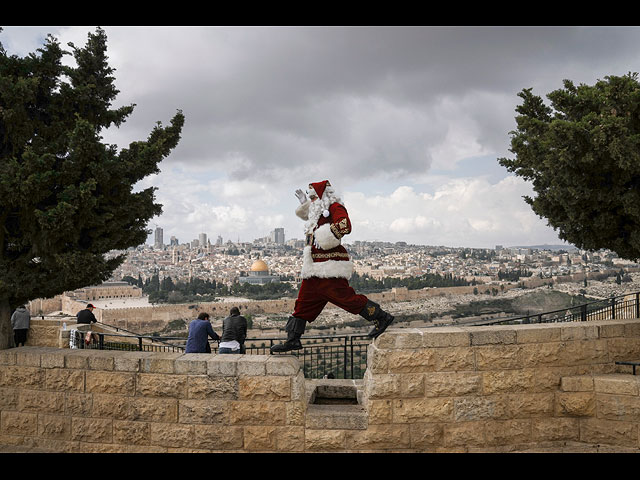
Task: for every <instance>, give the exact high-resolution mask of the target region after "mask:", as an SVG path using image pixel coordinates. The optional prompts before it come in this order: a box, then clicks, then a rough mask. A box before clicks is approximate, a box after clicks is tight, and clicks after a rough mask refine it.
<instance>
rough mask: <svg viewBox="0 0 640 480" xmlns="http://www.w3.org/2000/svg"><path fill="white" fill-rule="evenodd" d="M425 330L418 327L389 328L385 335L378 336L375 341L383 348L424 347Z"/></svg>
mask: <svg viewBox="0 0 640 480" xmlns="http://www.w3.org/2000/svg"><path fill="white" fill-rule="evenodd" d="M423 332H424V331H423V330H421V329H417V328H403V329H401V330H389V331H387V332H385V335H382V336H380V337H378V338H377V339H376V340H375V343H376V344H377V345H378V347H379V348H382V349H412V348H422V346H423V344H422V337H423V335H424V333H423Z"/></svg>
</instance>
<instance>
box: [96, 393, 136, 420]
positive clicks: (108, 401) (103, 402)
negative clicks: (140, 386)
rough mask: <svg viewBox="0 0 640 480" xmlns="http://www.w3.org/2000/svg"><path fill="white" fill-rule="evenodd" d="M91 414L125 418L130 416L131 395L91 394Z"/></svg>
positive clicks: (100, 416) (101, 416)
mask: <svg viewBox="0 0 640 480" xmlns="http://www.w3.org/2000/svg"><path fill="white" fill-rule="evenodd" d="M91 416H92V417H99V418H113V419H119V420H127V419H129V418H130V417H131V397H125V396H122V395H101V394H98V393H96V394H93V399H92V408H91Z"/></svg>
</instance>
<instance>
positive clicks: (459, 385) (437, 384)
mask: <svg viewBox="0 0 640 480" xmlns="http://www.w3.org/2000/svg"><path fill="white" fill-rule="evenodd" d="M423 378H424V392H425V396H427V397H454V396H462V395H474V394H478V395H479V394H480V393H481V392H482V375H481V374H477V373H474V372H434V373H425V374H424V377H423Z"/></svg>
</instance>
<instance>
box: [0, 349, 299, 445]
mask: <svg viewBox="0 0 640 480" xmlns="http://www.w3.org/2000/svg"><path fill="white" fill-rule="evenodd" d="M0 399H1V403H0V409H1V412H0V444H2V445H9V446H22V447H25V448H28V447H30V448H37V449H38V450H40V451H42V450H48V451H55V452H200V451H202V452H228V451H269V452H270V451H274V452H278V451H300V450H302V449H303V448H304V418H305V408H306V402H305V400H306V398H305V389H304V376H303V374H302V372H301V370H300V366H299V364H298V361H297V360H296V359H295V358H293V357H288V356H268V355H242V356H240V355H210V354H179V353H175V354H171V353H169V354H161V353H145V352H109V351H97V350H64V351H63V350H59V349H55V348H46V347H44V348H38V347H21V348H15V349H9V350H3V351H0Z"/></svg>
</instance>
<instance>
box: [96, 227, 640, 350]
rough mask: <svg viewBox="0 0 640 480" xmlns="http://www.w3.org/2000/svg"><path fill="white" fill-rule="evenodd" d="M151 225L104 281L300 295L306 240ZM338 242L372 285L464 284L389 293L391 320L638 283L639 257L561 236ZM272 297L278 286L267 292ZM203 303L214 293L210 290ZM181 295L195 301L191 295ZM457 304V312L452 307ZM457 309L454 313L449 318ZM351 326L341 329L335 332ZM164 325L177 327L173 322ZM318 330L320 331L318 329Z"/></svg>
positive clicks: (414, 320) (552, 303)
mask: <svg viewBox="0 0 640 480" xmlns="http://www.w3.org/2000/svg"><path fill="white" fill-rule="evenodd" d="M153 233H154V236H153V240H154V242H153V244H143V245H140V246H138V247H136V248H130V249H128V250H127V251H126V252H122V251H114V252H112V254H113V255H116V254H123V253H124V254H126V259H125V261H124V262H123V263H122V265H121V266H120V267H118V268H117V269H116V270H115V271H114V272H113V274H112V276H111V278H110V279H109V281H108V282H123V281H128V282H129V283H131V284H133V285H137V286H140V287H143V286H144V284H145V283H149V280H150V279H151V278H153V277H154V276H156V278H157V280H158V281H159V282H161V283H162V282H163V280H165V279H169V278H170V280H171V283H172V284H175V283H177V282H189V281H190V280H191V279H200V280H203V281H208V282H211V283H212V284H216V285H218V286H220V285H225V286H227V287H228V290H227V291H228V293H227V294H226V295H221V296H218V297H216V298H215V301H221V302H229V304H230V306H231V305H232V304H233V302H247V301H251V298H245V297H242V296H238V295H234V294H233V293H232V292H231V290H232V288H231V287H232V286H233V285H234V284H235V285H242V284H243V283H250V284H254V285H255V284H257V285H265V284H273V283H278V284H281V285H283V286H284V285H287V286H288V290H287V294H284V295H282V297H283V298H284V297H288V298H295V296H296V294H297V288H298V286H299V282H300V278H299V273H300V268H301V263H302V249H303V247H304V242H303V241H302V240H299V239H296V238H291V239H289V238H286V235H285V231H284V229H283V228H275V229H274V230H272V231H271V232H270V233H269V234H268V235H266V236H264V237H260V238H256V239H255V240H253V241H252V242H234V241H232V240H230V239H227V240H225V239H223V238H222V236H220V235H217V237H216V238H215V240H214V241H212V239H211V237H209V235H208V234H207V233H201V234H200V235H199V236H198V238H197V239H192V240H191V241H185V242H181V241H180V240H179V239H178V238H176V237H175V236H171V237H170V239H169V241H168V242H165V238H164V233H163V229H162V228H161V227H156V228H155V231H154V232H153ZM345 246H346V248H347V249H348V251H349V253H350V255H351V256H352V259H353V262H354V276H359V277H360V278H361V279H367V278H368V279H372V280H376V281H379V282H378V286H381V285H382V284H384V281H385V279H386V281H387V284H388V283H389V280H390V279H393V280H396V284H401V283H402V282H401V280H402V279H409V278H419V277H421V276H424V275H428V274H430V275H438V276H441V277H446V276H449V277H450V278H453V279H455V280H456V281H457V285H466V286H467V287H468V288H466V289H464V288H461V287H453V288H447V287H440V288H439V287H425V288H426V289H427V290H429V289H430V288H432V289H434V291H437V292H438V293H437V294H434V295H431V296H424V297H422V298H420V299H419V300H415V299H414V300H403V301H396V302H393V303H392V304H390V305H387V306H388V308H389V310H390V311H391V312H392V313H393V314H394V315H396V317H397V320H396V322H394V328H398V327H403V326H411V327H420V326H428V325H435V324H440V325H442V324H450V323H456V321H469V320H473V319H474V314H473V313H474V310H473V309H469V308H466V310H465V308H462V307H463V306H465V307H468V306H469V305H470V304H473V303H474V302H479V301H482V300H483V299H484V300H485V303H486V302H491V301H500V300H502V301H512V300H514V299H516V298H521V300H520V301H519V308H518V310H517V311H519V312H522V315H524V314H525V313H528V312H536V313H539V312H541V311H553V310H556V309H562V308H566V307H568V306H574V305H576V304H577V303H586V302H589V301H592V300H601V299H606V298H610V297H612V296H619V295H623V294H624V293H629V292H635V291H638V290H640V265H639V264H638V263H636V262H633V261H630V260H626V259H622V258H620V257H618V255H616V254H615V253H614V252H612V251H609V250H601V251H597V252H590V251H583V250H579V249H577V248H575V247H573V246H571V245H568V244H565V245H538V246H516V247H506V246H502V245H496V246H495V248H493V249H491V248H466V247H447V246H426V245H412V244H407V243H406V242H395V243H391V242H376V241H355V242H353V243H346V244H345ZM352 283H353V282H352ZM359 285H360V284H358V283H353V286H354V288H355V289H356V291H358V292H359V293H365V292H361V291H360V290H359ZM414 288H415V287H414ZM386 290H391V288H386ZM371 291H372V290H368V291H367V292H366V293H370V292H371ZM373 291H381V289H380V288H379V289H378V290H373ZM276 297H277V292H276V294H275V296H272V297H271V298H276ZM207 301H211V299H210V298H208V299H207ZM154 302H157V303H156V304H162V303H165V302H163V301H157V300H154V299H153V298H151V299H150V297H149V295H147V294H144V293H143V294H141V295H140V296H132V297H125V298H99V299H96V300H92V303H93V304H94V305H95V306H96V307H98V308H99V309H110V308H118V309H122V308H133V307H140V306H149V305H152V304H154ZM170 302H171V303H181V301H180V298H176V297H174V298H173V299H172V300H170ZM182 303H193V299H191V300H190V301H189V302H186V301H184V302H182ZM496 308H498V309H499V308H500V306H498V307H494V308H493V309H491V308H489V311H490V312H491V315H490V316H489V317H487V316H485V318H492V317H494V316H497V317H509V316H515V314H513V312H511V313H510V312H496V311H495V309H496ZM476 310H477V309H476ZM456 311H457V312H458V313H457V314H455V313H454V312H456ZM290 313H291V312H288V311H283V312H280V313H278V314H265V315H253V316H252V318H251V320H252V326H253V329H252V330H251V331H250V337H253V338H259V337H269V336H271V337H274V336H282V334H283V331H282V328H283V327H284V319H286V317H287V315H289V314H290ZM452 313H454V316H453V317H452V315H451V314H452ZM476 313H477V312H476ZM354 317H355V316H354V315H351V314H349V313H348V312H346V311H343V310H341V309H338V308H331V309H325V311H324V312H323V313H322V314H321V315H320V316H319V317H318V319H317V320H316V322H314V327H317V328H325V329H326V328H334V333H335V331H336V330H335V329H339V328H345V329H346V325H348V324H349V323H350V322H353V321H354ZM456 317H458V318H460V320H456ZM176 320H178V319H176ZM180 320H183V322H182V323H181V324H179V325H180V326H179V327H178V330H181V329H182V330H183V332H182V333H186V329H187V325H188V323H189V321H190V320H191V319H188V318H185V319H180ZM403 320H404V322H403ZM221 321H222V317H220V318H212V324H213V326H214V328H215V327H220V326H221ZM364 328H366V326H365V327H363V329H364ZM357 331H358V329H355V332H357ZM355 332H354V330H353V329H348V330H346V331H343V332H340V333H355ZM156 333H161V332H156ZM162 333H164V334H176V332H175V331H173V332H172V331H170V330H167V331H165V332H162ZM177 333H178V334H179V333H180V332H179V331H178V332H177ZM315 333H316V334H321V335H322V334H325V335H326V334H327V332H326V331H322V330H320V331H316V332H315Z"/></svg>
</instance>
